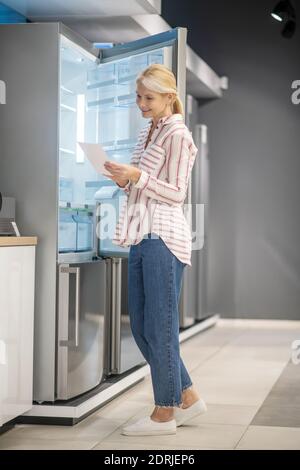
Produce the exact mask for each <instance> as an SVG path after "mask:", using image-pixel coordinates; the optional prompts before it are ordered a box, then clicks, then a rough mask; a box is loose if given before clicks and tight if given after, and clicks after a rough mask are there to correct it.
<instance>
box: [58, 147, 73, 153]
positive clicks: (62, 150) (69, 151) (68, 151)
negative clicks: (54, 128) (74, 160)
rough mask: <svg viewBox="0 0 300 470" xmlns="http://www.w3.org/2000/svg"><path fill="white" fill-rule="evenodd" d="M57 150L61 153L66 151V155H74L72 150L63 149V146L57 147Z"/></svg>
mask: <svg viewBox="0 0 300 470" xmlns="http://www.w3.org/2000/svg"><path fill="white" fill-rule="evenodd" d="M59 151H60V152H61V153H67V154H68V155H75V152H74V150H69V149H65V148H63V147H59Z"/></svg>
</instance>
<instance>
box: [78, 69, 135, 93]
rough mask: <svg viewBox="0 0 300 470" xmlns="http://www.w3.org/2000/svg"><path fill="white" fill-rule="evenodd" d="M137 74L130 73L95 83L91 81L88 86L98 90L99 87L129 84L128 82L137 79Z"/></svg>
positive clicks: (90, 88)
mask: <svg viewBox="0 0 300 470" xmlns="http://www.w3.org/2000/svg"><path fill="white" fill-rule="evenodd" d="M136 76H137V74H136V73H133V74H130V75H126V76H125V75H124V76H123V77H120V78H117V77H114V78H111V79H109V80H103V81H101V82H100V81H97V82H95V83H90V84H89V85H88V86H87V88H88V90H96V89H98V88H105V87H106V86H112V85H113V86H118V85H127V83H129V82H132V81H134V80H135V79H136Z"/></svg>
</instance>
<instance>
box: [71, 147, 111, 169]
mask: <svg viewBox="0 0 300 470" xmlns="http://www.w3.org/2000/svg"><path fill="white" fill-rule="evenodd" d="M78 144H79V145H80V147H81V148H82V150H83V152H84V154H85V156H86V157H87V158H88V160H89V161H90V162H91V164H92V165H93V167H94V168H95V170H96V171H97V172H98V173H100V174H101V175H104V176H112V175H111V173H110V172H109V171H108V170H106V168H105V167H104V162H106V161H112V160H109V159H108V157H107V155H106V153H105V151H104V150H103V148H102V147H101V145H100V144H88V143H86V142H78Z"/></svg>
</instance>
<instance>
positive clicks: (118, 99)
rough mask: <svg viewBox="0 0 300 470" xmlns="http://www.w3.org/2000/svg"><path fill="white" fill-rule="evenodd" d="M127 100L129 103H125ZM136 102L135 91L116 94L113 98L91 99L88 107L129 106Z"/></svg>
mask: <svg viewBox="0 0 300 470" xmlns="http://www.w3.org/2000/svg"><path fill="white" fill-rule="evenodd" d="M125 101H127V103H124V102H125ZM135 104H136V96H135V93H128V94H126V95H119V96H117V95H116V96H114V97H112V98H103V99H100V100H95V101H89V102H88V103H87V105H88V108H89V109H90V108H96V109H104V108H108V107H109V108H128V107H130V106H132V105H135Z"/></svg>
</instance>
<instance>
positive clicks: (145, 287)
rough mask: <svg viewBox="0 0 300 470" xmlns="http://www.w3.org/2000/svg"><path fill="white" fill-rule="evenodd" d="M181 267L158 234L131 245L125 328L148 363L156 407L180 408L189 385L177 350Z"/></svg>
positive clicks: (188, 378)
mask: <svg viewBox="0 0 300 470" xmlns="http://www.w3.org/2000/svg"><path fill="white" fill-rule="evenodd" d="M148 237H149V238H148ZM185 266H186V264H184V263H182V262H181V261H180V260H179V259H178V258H177V257H176V256H175V255H174V254H173V253H172V252H171V251H170V250H169V248H168V247H167V246H166V244H165V243H164V241H163V240H162V239H161V238H160V237H159V236H158V235H157V234H154V233H151V234H147V235H145V237H144V238H143V239H142V241H141V242H140V243H138V244H137V245H131V246H130V250H129V259H128V308H129V318H130V326H131V330H132V334H133V336H134V339H135V341H136V343H137V345H138V347H139V349H140V351H141V353H142V354H143V356H144V358H145V359H146V361H147V362H148V364H149V365H150V370H151V379H152V386H153V392H154V402H155V405H156V406H161V407H174V406H180V405H181V404H182V399H181V393H182V391H183V390H185V389H186V388H188V387H191V385H192V381H191V379H190V376H189V374H188V372H187V370H186V368H185V366H184V363H183V361H182V359H181V357H180V351H179V312H178V302H179V295H180V289H181V283H182V275H183V270H184V268H185Z"/></svg>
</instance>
